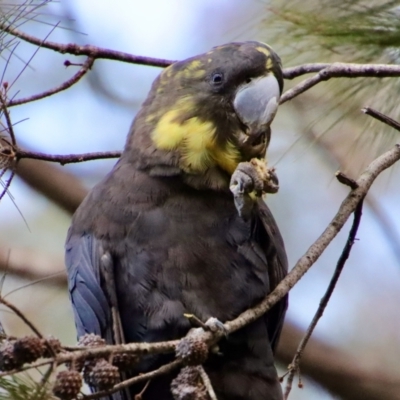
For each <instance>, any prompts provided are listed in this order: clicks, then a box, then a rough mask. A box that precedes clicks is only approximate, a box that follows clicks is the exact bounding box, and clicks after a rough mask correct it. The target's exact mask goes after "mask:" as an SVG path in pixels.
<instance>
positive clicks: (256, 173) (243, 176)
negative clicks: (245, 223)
mask: <svg viewBox="0 0 400 400" xmlns="http://www.w3.org/2000/svg"><path fill="white" fill-rule="evenodd" d="M278 189H279V181H278V177H277V175H276V173H275V168H268V167H267V165H266V163H265V161H264V160H260V159H258V158H253V159H251V160H250V161H247V162H241V163H239V165H238V166H237V167H236V170H235V171H234V173H233V174H232V177H231V182H230V190H231V192H232V193H233V197H234V202H235V207H236V209H237V211H238V213H239V216H240V217H242V218H244V219H247V218H249V217H250V215H251V211H252V210H253V206H254V203H255V201H256V200H257V198H259V197H261V196H262V195H263V194H265V193H276V192H277V191H278Z"/></svg>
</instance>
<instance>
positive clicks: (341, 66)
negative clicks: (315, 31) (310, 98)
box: [280, 63, 400, 104]
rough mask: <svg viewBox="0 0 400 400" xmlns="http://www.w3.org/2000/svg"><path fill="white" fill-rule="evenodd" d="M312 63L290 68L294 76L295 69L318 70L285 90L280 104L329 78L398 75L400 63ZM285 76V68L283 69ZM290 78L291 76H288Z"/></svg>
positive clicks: (291, 74)
mask: <svg viewBox="0 0 400 400" xmlns="http://www.w3.org/2000/svg"><path fill="white" fill-rule="evenodd" d="M312 65H313V64H306V66H307V67H308V68H303V66H301V65H300V66H298V67H294V68H291V69H290V74H289V76H292V77H294V75H295V70H296V69H297V70H298V72H299V74H301V73H308V72H314V71H319V72H318V73H317V74H316V75H314V76H312V77H311V78H307V79H305V80H304V81H302V82H300V83H299V84H298V85H296V86H295V87H293V88H291V89H289V90H287V91H286V92H285V93H284V94H283V95H282V97H281V100H280V104H283V103H285V102H287V101H288V100H291V99H293V98H294V97H296V96H298V95H299V94H301V93H303V92H305V91H306V90H308V89H310V88H312V87H313V86H315V85H316V84H317V83H319V82H322V81H327V80H329V79H331V78H360V77H372V78H384V77H394V76H400V65H387V64H353V63H333V64H315V68H311V67H312ZM283 74H284V76H285V77H286V74H285V70H284V71H283ZM290 79H292V78H290Z"/></svg>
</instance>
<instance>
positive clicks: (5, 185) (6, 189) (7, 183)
mask: <svg viewBox="0 0 400 400" xmlns="http://www.w3.org/2000/svg"><path fill="white" fill-rule="evenodd" d="M1 175H3V173H2V174H1ZM14 176H15V171H14V170H11V175H10V176H9V177H8V179H7V180H6V183H5V184H4V186H3V190H2V192H1V193H0V200H1V199H2V198H3V197H4V196H5V195H6V193H8V189H9V188H10V185H11V182H12V180H13V178H14ZM0 183H1V184H2V182H1V181H0ZM9 196H10V197H11V200H12V201H13V203H14V204H15V202H14V199H13V197H12V196H11V195H10V194H9ZM18 211H19V209H18Z"/></svg>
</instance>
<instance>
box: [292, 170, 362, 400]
mask: <svg viewBox="0 0 400 400" xmlns="http://www.w3.org/2000/svg"><path fill="white" fill-rule="evenodd" d="M340 179H343V177H342V178H340ZM340 182H342V183H343V181H342V180H340ZM345 182H346V183H345V184H348V183H347V181H346V180H345ZM349 185H350V186H351V187H353V189H355V188H356V187H357V186H356V185H354V184H352V182H351V181H350V183H349ZM362 207H363V199H361V200H360V202H359V203H358V204H357V207H356V209H355V211H354V220H353V225H352V227H351V229H350V232H349V237H348V239H347V241H346V244H345V247H344V249H343V252H342V254H341V255H340V257H339V260H338V262H337V265H336V268H335V272H334V273H333V276H332V278H331V281H330V282H329V286H328V288H327V290H326V292H325V294H324V296H323V297H322V299H321V301H320V303H319V306H318V309H317V311H316V313H315V315H314V317H313V319H312V321H311V323H310V325H309V327H308V328H307V331H306V333H305V335H304V336H303V338H302V339H301V341H300V343H299V345H298V347H297V350H296V353H295V355H294V357H293V360H292V362H291V363H290V364H289V367H288V368H289V374H288V377H287V381H286V387H285V400H287V399H288V397H289V394H290V391H291V390H292V384H293V379H294V376H295V374H296V373H297V372H298V373H299V374H300V360H301V357H302V355H303V352H304V349H305V347H306V346H307V343H308V341H309V339H310V337H311V335H312V333H313V332H314V329H315V327H316V326H317V323H318V321H319V320H320V318H321V317H322V315H323V313H324V311H325V308H326V306H327V305H328V302H329V300H330V298H331V296H332V293H333V291H334V289H335V287H336V284H337V282H338V280H339V277H340V275H341V273H342V271H343V268H344V265H345V263H346V261H347V259H348V258H349V256H350V252H351V249H352V247H353V244H354V242H355V240H356V235H357V231H358V227H359V226H360V222H361V215H362ZM299 383H300V381H299Z"/></svg>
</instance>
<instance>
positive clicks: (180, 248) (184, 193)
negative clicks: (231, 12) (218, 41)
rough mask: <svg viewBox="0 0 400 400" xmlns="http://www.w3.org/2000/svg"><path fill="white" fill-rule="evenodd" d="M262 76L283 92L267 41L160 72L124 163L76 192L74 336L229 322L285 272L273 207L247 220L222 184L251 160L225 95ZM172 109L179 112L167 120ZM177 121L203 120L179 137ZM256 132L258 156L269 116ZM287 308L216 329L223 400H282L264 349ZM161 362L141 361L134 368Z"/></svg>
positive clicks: (164, 391) (216, 373) (117, 335)
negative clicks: (193, 320) (79, 195)
mask: <svg viewBox="0 0 400 400" xmlns="http://www.w3.org/2000/svg"><path fill="white" fill-rule="evenodd" d="M260 48H261V49H264V52H262V51H259V50H257V49H260ZM268 54H270V55H269V56H268ZM269 59H270V60H271V62H270V63H268V60H269ZM208 60H211V61H208ZM193 61H196V62H195V63H193ZM268 65H269V66H270V68H269V69H268ZM216 71H217V72H218V71H219V72H218V73H221V74H222V75H223V80H224V82H223V84H222V85H220V86H218V87H216V86H215V85H214V83H212V82H210V80H211V79H215V76H216V75H215V74H216ZM266 74H267V75H268V74H272V75H273V76H275V77H276V79H277V82H279V90H281V89H282V76H281V72H280V64H279V58H278V57H277V56H276V55H275V54H274V53H273V52H272V50H271V49H270V48H269V47H267V46H265V45H263V44H260V43H257V42H247V43H233V44H229V45H225V46H221V47H218V48H216V49H214V50H213V51H212V52H210V53H207V54H205V55H201V56H198V57H194V58H192V59H189V60H186V61H183V62H179V63H177V64H175V65H173V66H171V67H169V68H167V69H166V70H165V71H164V72H163V73H162V74H161V75H160V77H159V78H158V79H157V80H156V81H155V83H154V84H153V87H152V90H151V92H150V94H149V96H148V98H147V100H146V101H145V103H144V104H143V106H142V109H141V110H140V112H139V114H138V115H137V117H136V119H135V121H134V123H133V124H132V127H131V130H130V133H129V135H128V139H127V144H126V147H125V150H124V152H123V154H122V156H121V158H120V160H119V161H118V162H117V164H116V165H115V167H114V169H113V170H112V171H111V173H110V174H108V175H107V177H106V178H105V179H104V180H103V181H102V182H100V183H99V184H98V185H97V186H96V187H95V188H94V189H93V190H92V191H91V192H90V194H89V195H88V196H87V197H86V199H85V200H84V201H83V203H82V204H81V206H80V207H79V209H78V211H77V212H76V214H75V215H74V218H73V222H72V226H71V228H70V230H69V233H68V238H67V244H66V264H67V268H68V276H69V290H70V294H71V301H72V305H73V309H74V314H75V321H76V326H77V330H78V335H79V336H80V335H83V334H84V333H88V332H91V333H96V334H99V335H101V336H102V337H104V338H106V340H107V341H108V342H109V343H114V342H120V341H123V340H125V341H126V342H143V341H148V342H153V341H163V340H169V339H176V338H179V337H182V336H184V335H185V334H186V333H187V331H188V330H189V329H190V328H191V326H190V324H189V321H188V319H187V318H185V317H184V314H185V313H191V314H195V315H196V316H197V317H198V318H200V319H201V320H203V321H206V320H207V319H208V318H210V317H216V318H218V319H219V320H220V321H226V320H230V319H233V318H235V317H237V316H238V315H239V314H240V313H241V312H243V311H245V310H246V309H248V308H249V307H251V306H253V305H255V304H256V303H257V302H259V301H260V300H261V299H262V298H264V297H265V296H266V295H267V294H268V293H269V292H270V291H271V290H272V289H273V288H274V287H275V286H276V285H277V283H278V282H279V281H280V280H281V279H282V278H283V277H284V276H285V274H286V270H287V261H286V255H285V250H284V245H283V242H282V238H281V236H280V234H279V231H278V228H277V226H276V223H275V221H274V219H273V217H272V215H271V213H270V211H269V209H268V207H267V206H266V205H265V204H264V203H263V201H262V200H260V199H258V200H256V201H255V203H254V210H253V211H252V213H251V216H250V217H249V218H246V219H244V218H241V217H240V216H239V215H238V211H237V210H236V208H235V204H234V202H233V196H232V193H231V192H230V191H229V180H230V176H231V174H232V172H233V170H232V168H231V167H230V165H232V163H233V165H234V167H235V165H236V166H238V165H240V164H239V163H240V162H243V161H248V160H249V159H250V158H251V157H254V156H255V155H254V154H251V153H252V150H251V148H253V147H252V146H250V148H249V144H248V143H247V147H246V146H245V144H244V143H243V137H242V136H241V135H243V132H244V131H245V128H246V127H245V126H244V124H243V121H241V120H240V119H239V118H238V115H237V113H236V110H235V107H234V106H233V105H232V103H233V101H234V98H235V94H236V92H237V89H238V87H240V85H242V84H244V81H246V79H248V78H258V77H259V76H264V75H266ZM182 99H183V100H182ZM175 110H177V112H176V113H175ZM171 111H174V114H171V115H173V117H174V118H172V119H171V121H170V122H168V121H167V122H165V121H166V119H164V120H163V119H162V118H163V116H165V115H167V113H168V112H171ZM177 115H178V116H179V118H177ZM160 121H164V122H160ZM168 123H169V125H168ZM157 124H158V125H157ZM160 124H164V125H165V124H167V125H165V127H166V129H164V128H162V129H161V128H160V126H161V125H160ZM190 124H192V125H190ZM207 124H208V125H207ZM164 125H163V126H164ZM185 126H186V127H192V128H193V127H198V129H197V128H196V129H194V128H193V129H192V128H191V129H192V130H190V129H189V128H188V130H187V131H188V132H189V130H190V132H189V133H186V132H187V131H186V130H185ZM210 126H211V127H213V129H214V130H212V135H213V136H212V138H214V139H213V140H212V141H211V142H210V141H209V142H208V146H210V143H211V144H212V146H216V147H215V148H213V149H212V150H209V147H206V146H205V147H204V148H200V149H199V146H198V145H197V143H200V144H202V143H203V142H202V141H199V142H197V141H196V142H195V144H196V146H197V147H196V146H194V145H193V146H191V145H190V143H191V142H190V141H191V137H189V136H184V137H183V139H182V140H181V141H179V140H178V139H176V138H175V139H173V140H172V142H171V143H172V144H173V146H171V145H170V144H167V145H165V142H163V141H162V140H161V139H157V138H158V136H157V134H156V133H154V132H155V131H156V130H157V129H159V132H161V133H162V132H164V131H165V132H167V134H169V132H175V136H176V137H178V135H179V134H181V133H182V132H183V133H182V134H184V135H186V134H187V135H189V134H190V135H195V134H197V132H200V133H199V134H203V135H204V142H206V141H207V140H208V139H209V134H210V132H209V129H208V130H206V129H205V127H210ZM157 127H158V128H157ZM202 132H203V133H202ZM161 133H160V134H159V135H161ZM247 133H248V132H247ZM262 133H263V135H264V136H263V140H264V142H263V143H264V144H263V146H261V147H263V149H261V151H260V150H257V151H256V153H257V156H259V157H260V158H262V157H263V156H264V154H263V152H265V147H266V146H267V144H268V141H269V133H270V132H269V125H268V127H266V128H265V132H264V131H263V132H262ZM163 134H164V133H163ZM171 135H172V134H171ZM167 139H168V138H167ZM194 139H196V138H194ZM194 139H193V140H194ZM227 142H229V143H230V145H229V146H230V149H231V155H230V156H229V160H228V161H229V162H226V161H225V160H226V159H228V158H225V153H226V151H228V150H229V149H228V147H227ZM163 143H164V144H163ZM188 143H189V144H188ZM257 145H258V146H259V144H257ZM257 145H256V144H255V145H254V147H255V146H257ZM232 148H233V149H234V151H233V150H232ZM227 149H228V150H227ZM193 151H200V152H203V153H202V157H203V156H204V157H205V158H206V161H203V159H201V162H199V163H198V165H197V164H195V163H194V162H192V160H197V158H196V157H197V155H196V154H191V153H190V154H187V153H188V152H193ZM208 151H210V153H207V152H208ZM207 157H208V158H207ZM235 157H236V158H235ZM187 160H189V162H188V161H187ZM227 165H228V166H227ZM114 289H115V293H116V296H114V295H113V293H114ZM115 297H116V298H115ZM112 309H114V310H117V311H119V315H120V318H121V323H122V332H121V331H119V332H118V328H117V332H116V328H115V327H116V326H117V325H118V323H116V321H115V314H114V325H113V317H112ZM285 309H286V299H284V300H282V301H281V302H280V303H278V304H277V305H276V306H275V307H274V308H273V309H272V310H271V311H270V312H269V313H268V314H267V315H265V316H264V317H262V318H260V319H259V320H257V321H256V322H254V323H253V324H251V325H249V326H247V327H246V328H244V329H242V330H240V331H238V332H236V333H235V334H232V335H229V337H228V338H227V339H223V340H222V341H221V342H220V352H221V353H222V354H221V355H215V354H212V355H210V357H209V358H208V360H207V362H206V364H205V369H206V371H207V373H208V374H209V376H210V378H211V381H212V384H213V386H214V389H215V391H216V393H217V397H218V399H219V400H280V399H282V393H281V388H280V384H279V382H278V380H277V375H276V370H275V367H274V362H273V354H272V353H273V350H274V349H275V347H276V344H277V341H278V338H279V334H280V330H281V326H282V323H283V318H284V313H285ZM117 322H118V321H117ZM113 326H114V328H113ZM168 359H170V356H151V357H147V358H145V359H143V360H142V362H141V363H140V364H139V365H138V366H137V368H136V370H135V371H134V373H139V372H143V371H148V370H151V369H154V368H156V367H157V366H159V365H160V363H162V362H165V361H166V360H168ZM177 372H178V371H177ZM177 372H176V373H177ZM175 375H176V374H175ZM172 377H173V376H167V377H162V378H159V379H154V380H153V381H151V383H150V385H149V387H148V388H147V390H146V391H145V393H144V395H143V399H144V400H156V399H157V400H168V399H172V395H171V394H170V388H169V386H170V381H171V379H172ZM140 389H141V388H140V387H134V388H133V389H132V392H133V393H138V392H139V391H140ZM120 395H121V396H123V395H124V394H120Z"/></svg>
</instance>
